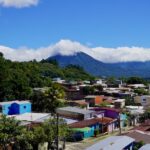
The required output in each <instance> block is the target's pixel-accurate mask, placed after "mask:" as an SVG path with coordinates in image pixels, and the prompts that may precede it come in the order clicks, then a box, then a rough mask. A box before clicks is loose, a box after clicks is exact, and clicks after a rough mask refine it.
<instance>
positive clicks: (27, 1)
mask: <svg viewBox="0 0 150 150" xmlns="http://www.w3.org/2000/svg"><path fill="white" fill-rule="evenodd" d="M38 3H39V0H0V5H2V6H3V7H15V8H23V7H29V6H35V5H37V4H38Z"/></svg>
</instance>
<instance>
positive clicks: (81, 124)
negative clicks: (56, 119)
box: [69, 117, 115, 128]
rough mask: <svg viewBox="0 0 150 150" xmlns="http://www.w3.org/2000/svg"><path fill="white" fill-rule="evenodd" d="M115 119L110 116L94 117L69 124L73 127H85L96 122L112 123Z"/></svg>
mask: <svg viewBox="0 0 150 150" xmlns="http://www.w3.org/2000/svg"><path fill="white" fill-rule="evenodd" d="M113 121H115V120H114V119H112V118H108V117H103V118H93V119H89V120H83V121H79V122H75V123H72V124H70V125H69V126H70V127H72V128H84V127H88V126H91V125H94V124H96V123H101V124H108V123H111V122H113Z"/></svg>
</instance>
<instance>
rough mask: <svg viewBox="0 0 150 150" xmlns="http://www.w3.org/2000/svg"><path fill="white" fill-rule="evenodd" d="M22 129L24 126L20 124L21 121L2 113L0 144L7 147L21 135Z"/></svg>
mask: <svg viewBox="0 0 150 150" xmlns="http://www.w3.org/2000/svg"><path fill="white" fill-rule="evenodd" d="M21 130H22V127H21V126H19V121H16V120H15V119H13V118H6V116H4V115H2V116H1V119H0V146H1V147H3V149H7V146H8V145H9V144H10V143H14V142H15V141H16V140H17V137H18V136H19V135H21Z"/></svg>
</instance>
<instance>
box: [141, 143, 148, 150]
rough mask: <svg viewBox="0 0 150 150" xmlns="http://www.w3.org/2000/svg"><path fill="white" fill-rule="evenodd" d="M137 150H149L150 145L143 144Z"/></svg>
mask: <svg viewBox="0 0 150 150" xmlns="http://www.w3.org/2000/svg"><path fill="white" fill-rule="evenodd" d="M139 150H150V144H145V145H144V146H142V147H141V148H140V149H139Z"/></svg>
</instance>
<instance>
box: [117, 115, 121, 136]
mask: <svg viewBox="0 0 150 150" xmlns="http://www.w3.org/2000/svg"><path fill="white" fill-rule="evenodd" d="M118 122H119V134H120V135H121V119H120V114H119V116H118Z"/></svg>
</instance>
